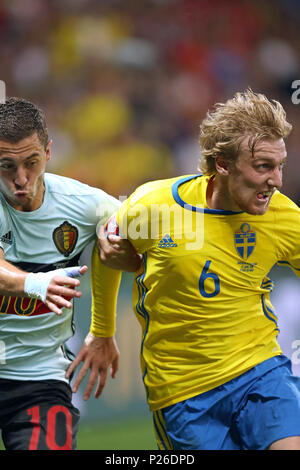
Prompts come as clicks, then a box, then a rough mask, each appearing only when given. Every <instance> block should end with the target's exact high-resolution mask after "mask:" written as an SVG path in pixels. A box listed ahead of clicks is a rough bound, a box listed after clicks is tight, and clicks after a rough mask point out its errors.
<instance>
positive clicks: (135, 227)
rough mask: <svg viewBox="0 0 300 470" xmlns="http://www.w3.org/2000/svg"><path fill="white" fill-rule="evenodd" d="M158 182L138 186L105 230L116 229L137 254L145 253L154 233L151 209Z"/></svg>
mask: <svg viewBox="0 0 300 470" xmlns="http://www.w3.org/2000/svg"><path fill="white" fill-rule="evenodd" d="M158 183H159V182H155V181H154V182H150V183H146V184H145V185H143V186H140V187H139V188H138V189H137V190H136V191H135V192H134V193H133V194H132V195H131V196H130V197H129V198H128V199H127V200H126V201H124V202H123V203H122V205H121V206H120V208H119V210H118V211H117V213H116V215H115V216H114V217H113V218H112V219H111V220H110V221H109V223H108V227H107V230H108V232H109V231H111V230H116V231H118V232H119V235H120V236H121V237H122V238H126V239H127V240H129V241H130V242H131V244H132V245H133V246H134V248H135V249H136V251H137V252H138V253H139V254H143V253H145V252H146V251H147V250H149V248H150V247H151V246H152V243H153V239H154V238H155V235H154V225H157V224H156V223H153V221H154V217H153V211H152V208H153V207H155V205H156V203H159V201H158V200H156V198H157V196H158V193H157V192H156V189H157V186H158Z"/></svg>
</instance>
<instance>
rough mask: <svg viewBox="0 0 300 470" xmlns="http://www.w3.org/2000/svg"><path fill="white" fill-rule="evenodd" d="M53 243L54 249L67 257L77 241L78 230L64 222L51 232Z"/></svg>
mask: <svg viewBox="0 0 300 470" xmlns="http://www.w3.org/2000/svg"><path fill="white" fill-rule="evenodd" d="M52 237H53V241H54V243H55V246H56V248H57V249H58V250H59V251H60V252H61V253H62V254H63V255H64V256H69V254H70V253H72V251H73V250H74V248H75V245H76V243H77V240H78V230H77V228H76V227H75V226H74V225H71V224H70V223H69V222H68V221H65V222H64V223H63V224H61V225H60V226H59V227H57V228H56V229H55V230H54V231H53V235H52Z"/></svg>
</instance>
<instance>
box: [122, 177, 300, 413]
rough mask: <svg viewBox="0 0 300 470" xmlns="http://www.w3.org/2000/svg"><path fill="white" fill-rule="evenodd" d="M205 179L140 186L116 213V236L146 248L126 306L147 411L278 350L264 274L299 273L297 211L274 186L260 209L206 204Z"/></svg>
mask: <svg viewBox="0 0 300 470" xmlns="http://www.w3.org/2000/svg"><path fill="white" fill-rule="evenodd" d="M208 179H209V178H208V177H204V176H199V175H197V176H195V177H191V178H190V179H188V178H187V177H181V178H173V179H169V180H162V181H156V182H151V183H147V184H145V185H143V186H141V187H140V188H138V189H137V190H136V191H135V193H133V194H132V195H131V197H130V198H129V199H128V200H127V201H125V202H124V203H123V205H122V206H121V208H120V209H119V212H118V214H117V220H118V222H119V225H120V231H121V234H122V235H123V236H126V237H128V239H129V240H130V241H131V242H132V244H133V245H134V246H135V248H136V249H137V251H138V252H139V253H142V254H143V266H142V268H141V269H140V271H139V272H137V273H136V278H135V282H134V287H133V304H134V310H135V314H136V317H137V319H138V321H139V323H140V324H141V327H142V346H141V368H142V374H143V380H144V384H145V387H146V390H147V396H148V402H149V406H150V409H151V410H157V409H160V408H163V407H165V406H168V405H171V404H173V403H176V402H179V401H182V400H184V399H187V398H189V397H191V396H194V395H197V394H199V393H202V392H205V391H207V390H210V389H212V388H215V387H217V386H219V385H221V384H223V383H225V382H227V381H229V380H231V379H232V378H234V377H236V376H238V375H240V374H242V373H244V372H246V371H247V370H249V369H250V368H252V367H254V366H255V365H257V364H258V363H260V362H262V361H264V360H266V359H268V358H270V357H272V356H276V355H280V354H281V349H280V347H279V345H278V342H277V334H278V326H277V316H276V313H275V311H274V308H273V306H272V304H271V302H270V298H269V294H270V291H271V290H272V283H271V281H270V280H269V279H268V277H267V275H268V273H269V271H270V270H271V268H272V267H273V266H274V265H275V264H276V263H277V262H281V263H283V264H286V265H291V266H292V267H293V269H294V270H295V272H296V273H297V274H298V275H299V274H300V224H299V222H300V210H299V208H298V207H297V206H296V205H295V204H294V203H292V202H291V201H290V200H289V199H288V198H287V197H285V196H284V195H282V194H281V193H279V192H276V193H275V194H274V196H273V198H272V200H271V203H270V207H269V209H268V211H267V213H266V214H265V215H260V216H254V215H249V214H247V213H226V212H225V211H211V210H209V209H207V204H206V189H207V183H208ZM197 204H198V207H197V210H198V211H199V212H197V211H196V210H195V207H196V205H197ZM168 208H171V212H172V214H173V215H172V217H171V222H170V224H169V226H168V224H167V213H168ZM201 208H204V209H206V212H205V213H204V212H203V210H202V209H201ZM158 209H161V210H160V212H159V210H158ZM180 219H181V222H182V223H181V222H180ZM183 220H185V221H184V222H183ZM196 228H197V231H198V232H196ZM202 228H203V231H201V229H202ZM196 233H197V234H198V238H197V240H198V241H197V243H196V242H195V240H196V239H194V240H193V239H192V235H193V234H194V235H195V234H196ZM201 234H202V235H203V240H202V241H203V243H202V241H201ZM168 236H169V237H168ZM247 246H248V247H249V248H247Z"/></svg>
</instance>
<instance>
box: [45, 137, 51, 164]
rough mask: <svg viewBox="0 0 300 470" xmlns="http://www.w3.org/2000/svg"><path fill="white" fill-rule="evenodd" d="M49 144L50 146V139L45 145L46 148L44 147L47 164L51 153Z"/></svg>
mask: <svg viewBox="0 0 300 470" xmlns="http://www.w3.org/2000/svg"><path fill="white" fill-rule="evenodd" d="M51 144H52V139H50V140H49V142H48V144H47V147H46V161H47V162H48V161H49V160H50V158H51V151H50V147H51Z"/></svg>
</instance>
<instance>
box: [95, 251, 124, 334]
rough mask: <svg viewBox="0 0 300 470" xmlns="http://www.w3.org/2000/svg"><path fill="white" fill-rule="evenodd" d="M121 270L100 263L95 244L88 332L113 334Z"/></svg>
mask: <svg viewBox="0 0 300 470" xmlns="http://www.w3.org/2000/svg"><path fill="white" fill-rule="evenodd" d="M121 275H122V273H121V271H117V270H115V269H111V268H108V267H107V266H104V264H102V263H101V261H100V257H99V253H98V249H97V245H96V244H95V246H94V249H93V253H92V267H91V282H92V320H91V327H90V332H91V333H92V335H94V336H97V337H110V336H113V335H114V333H115V329H116V311H117V298H118V292H119V287H120V282H121Z"/></svg>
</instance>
